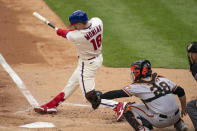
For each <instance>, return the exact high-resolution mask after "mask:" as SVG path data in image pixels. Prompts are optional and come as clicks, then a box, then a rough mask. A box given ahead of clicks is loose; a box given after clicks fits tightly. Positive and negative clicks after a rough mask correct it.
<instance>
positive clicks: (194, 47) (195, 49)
mask: <svg viewBox="0 0 197 131" xmlns="http://www.w3.org/2000/svg"><path fill="white" fill-rule="evenodd" d="M186 53H187V57H188V61H189V64H190V70H191V67H192V65H193V64H194V60H193V59H192V57H191V54H192V53H197V42H191V43H189V44H188V45H187V48H186Z"/></svg>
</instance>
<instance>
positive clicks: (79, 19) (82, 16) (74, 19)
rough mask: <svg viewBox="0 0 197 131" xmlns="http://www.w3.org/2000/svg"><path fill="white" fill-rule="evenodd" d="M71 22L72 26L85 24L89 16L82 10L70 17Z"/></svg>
mask: <svg viewBox="0 0 197 131" xmlns="http://www.w3.org/2000/svg"><path fill="white" fill-rule="evenodd" d="M69 21H70V24H71V25H73V24H77V23H84V24H85V23H86V22H87V21H88V16H87V14H86V12H84V11H82V10H77V11H75V12H73V13H72V14H71V15H70V16H69Z"/></svg>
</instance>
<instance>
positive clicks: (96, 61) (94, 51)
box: [34, 10, 118, 113]
mask: <svg viewBox="0 0 197 131" xmlns="http://www.w3.org/2000/svg"><path fill="white" fill-rule="evenodd" d="M69 21H70V24H71V25H70V26H74V27H75V29H70V30H63V29H58V30H57V35H59V36H62V37H64V38H66V39H67V40H69V41H71V42H72V43H74V44H75V45H76V47H77V52H78V58H79V59H78V66H77V68H76V69H75V71H74V73H73V74H72V76H71V77H70V79H69V81H68V83H67V85H66V86H65V88H64V89H63V90H62V92H60V93H59V94H58V95H57V96H56V97H55V98H54V99H52V100H51V101H50V102H48V103H46V104H44V105H42V106H39V107H36V108H34V110H35V111H36V112H38V113H56V112H57V109H56V107H57V106H58V105H59V104H60V103H61V102H63V101H64V100H65V99H67V98H68V97H69V96H70V95H71V94H72V93H73V92H74V91H75V90H76V89H77V88H78V87H80V88H81V90H82V93H83V95H84V97H85V98H86V99H87V100H88V101H89V102H90V103H91V104H92V108H93V109H96V108H98V106H99V104H100V103H101V104H103V105H105V106H107V107H111V108H115V107H114V106H116V105H117V104H118V102H115V101H112V100H100V99H98V98H99V97H100V95H101V92H99V91H95V90H94V88H95V74H96V72H97V71H98V69H99V68H100V67H101V65H102V62H103V57H102V54H101V50H102V39H103V23H102V21H101V19H99V18H97V17H94V18H92V19H90V20H89V21H88V16H87V14H86V13H85V12H84V11H82V10H77V11H75V12H73V13H72V14H71V15H70V16H69Z"/></svg>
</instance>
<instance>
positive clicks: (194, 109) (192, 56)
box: [187, 42, 197, 131]
mask: <svg viewBox="0 0 197 131" xmlns="http://www.w3.org/2000/svg"><path fill="white" fill-rule="evenodd" d="M187 55H188V60H189V64H190V71H191V72H192V75H193V77H194V79H195V80H197V42H191V43H190V44H188V46H187ZM187 112H188V114H189V117H190V118H191V120H192V123H193V125H194V128H195V130H196V131H197V99H195V100H192V101H190V102H189V103H188V104H187Z"/></svg>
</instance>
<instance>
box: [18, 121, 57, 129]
mask: <svg viewBox="0 0 197 131" xmlns="http://www.w3.org/2000/svg"><path fill="white" fill-rule="evenodd" d="M20 127H25V128H51V127H55V125H54V124H53V123H48V122H34V123H30V124H26V125H21V126H20Z"/></svg>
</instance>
